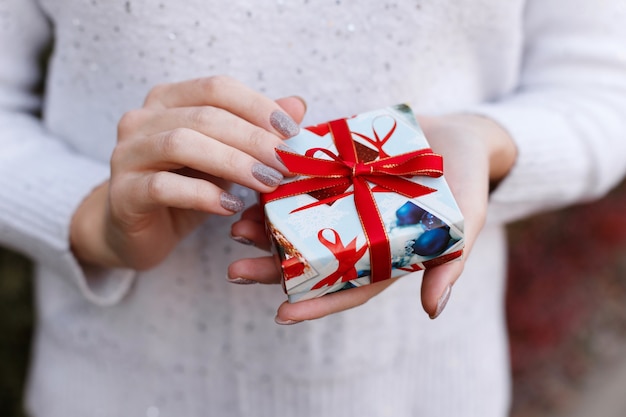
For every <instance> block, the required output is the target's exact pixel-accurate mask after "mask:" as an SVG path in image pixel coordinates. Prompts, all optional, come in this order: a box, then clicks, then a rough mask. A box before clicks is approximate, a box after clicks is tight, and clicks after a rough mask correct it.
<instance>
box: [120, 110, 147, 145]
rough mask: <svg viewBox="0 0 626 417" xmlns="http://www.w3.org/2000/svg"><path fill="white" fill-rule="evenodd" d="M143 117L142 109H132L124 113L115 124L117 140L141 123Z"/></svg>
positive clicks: (128, 134)
mask: <svg viewBox="0 0 626 417" xmlns="http://www.w3.org/2000/svg"><path fill="white" fill-rule="evenodd" d="M144 119H145V112H144V111H143V110H142V109H134V110H130V111H127V112H126V113H124V114H123V115H122V117H121V118H120V121H119V122H118V124H117V137H118V140H123V139H124V138H126V137H128V136H130V135H131V134H132V133H133V132H134V131H135V130H137V129H138V128H139V126H141V125H142V123H143V121H144Z"/></svg>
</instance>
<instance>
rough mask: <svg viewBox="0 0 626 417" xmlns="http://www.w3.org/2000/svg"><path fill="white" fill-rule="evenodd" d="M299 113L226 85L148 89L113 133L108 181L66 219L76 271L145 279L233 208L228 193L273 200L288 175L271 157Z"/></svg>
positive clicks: (215, 80)
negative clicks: (119, 272)
mask: <svg viewBox="0 0 626 417" xmlns="http://www.w3.org/2000/svg"><path fill="white" fill-rule="evenodd" d="M305 110H306V106H305V105H304V102H303V101H302V100H301V99H299V98H296V97H289V98H284V99H280V100H277V101H273V100H271V99H269V98H267V97H265V96H264V95H262V94H260V93H258V92H255V91H253V90H251V89H249V88H248V87H246V86H244V85H243V84H241V83H239V82H238V81H235V80H233V79H231V78H228V77H222V76H219V77H210V78H202V79H196V80H190V81H184V82H180V83H174V84H164V85H159V86H156V87H155V88H153V89H152V90H151V91H150V93H149V94H148V96H147V98H146V100H145V103H144V105H143V107H142V108H140V109H137V110H132V111H130V112H128V113H126V114H125V115H124V116H123V117H122V119H121V121H120V123H119V125H118V141H117V146H116V147H115V150H114V151H113V155H112V158H111V177H110V180H109V181H107V182H106V183H104V184H102V185H101V186H99V187H98V188H96V189H95V190H94V191H93V192H92V193H91V194H90V195H89V196H88V197H87V198H86V199H85V200H84V201H83V202H82V204H81V205H80V206H79V207H78V209H77V211H76V212H75V214H74V217H73V218H72V224H71V230H70V240H71V245H72V250H73V251H74V253H75V255H76V256H77V258H78V259H80V260H81V261H83V262H86V263H90V264H95V265H99V266H105V267H128V268H133V269H147V268H150V267H153V266H155V265H157V264H158V263H159V262H161V261H162V260H163V259H164V258H165V257H166V256H167V255H168V254H169V253H170V251H171V250H172V249H173V248H174V246H175V245H176V244H177V243H178V242H179V241H180V240H181V239H183V238H184V237H185V236H186V235H187V234H188V233H189V232H191V231H192V230H193V229H194V228H195V227H197V226H198V225H199V224H200V223H202V222H203V221H204V220H205V218H206V217H207V215H208V214H210V213H213V214H218V215H225V216H227V215H231V214H233V213H236V212H238V211H240V210H241V209H243V202H242V201H241V200H240V199H239V198H237V197H236V196H234V195H232V194H230V193H228V191H227V189H228V187H229V184H230V183H238V184H241V185H243V186H246V187H249V188H251V189H253V190H256V191H259V192H269V191H271V190H273V189H274V188H275V187H276V186H277V185H278V184H279V182H280V181H281V180H282V178H283V175H286V174H288V171H287V170H286V168H285V167H284V166H283V165H282V163H281V162H280V161H279V160H278V158H277V157H276V153H275V149H276V148H277V147H279V146H281V145H282V139H285V138H288V137H291V136H293V135H295V134H296V133H298V124H297V123H299V122H300V121H301V120H302V117H303V116H304V112H305Z"/></svg>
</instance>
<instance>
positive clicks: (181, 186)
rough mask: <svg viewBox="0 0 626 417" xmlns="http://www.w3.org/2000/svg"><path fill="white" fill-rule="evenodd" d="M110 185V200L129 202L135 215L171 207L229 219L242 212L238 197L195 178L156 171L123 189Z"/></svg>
mask: <svg viewBox="0 0 626 417" xmlns="http://www.w3.org/2000/svg"><path fill="white" fill-rule="evenodd" d="M118 183H119V182H118V181H116V182H113V183H112V185H111V187H110V192H111V199H112V200H114V201H121V202H124V201H126V202H131V201H132V200H134V202H135V204H136V205H135V208H136V210H137V211H138V212H140V213H141V212H149V211H152V210H154V209H155V208H157V207H173V208H178V209H184V210H196V211H201V212H205V213H214V214H220V215H231V214H234V213H236V212H239V211H241V210H243V208H244V203H243V201H242V200H241V199H239V198H238V197H236V196H234V195H232V194H230V193H227V192H225V191H224V190H222V189H221V188H219V187H217V186H216V185H214V184H212V183H210V182H208V181H205V180H202V179H197V178H190V177H185V176H182V175H178V174H175V173H173V172H168V171H159V172H155V173H153V174H150V175H144V176H141V177H140V180H135V181H133V182H132V184H133V185H126V186H125V187H124V188H119V187H118V186H117V184H118Z"/></svg>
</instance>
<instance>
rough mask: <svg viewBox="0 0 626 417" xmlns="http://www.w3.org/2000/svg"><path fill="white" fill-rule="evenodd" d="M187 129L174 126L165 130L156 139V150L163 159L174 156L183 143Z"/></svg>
mask: <svg viewBox="0 0 626 417" xmlns="http://www.w3.org/2000/svg"><path fill="white" fill-rule="evenodd" d="M186 135H187V129H185V128H180V127H179V128H176V129H173V130H170V131H168V132H165V133H164V134H163V135H161V137H160V139H159V141H158V145H157V146H158V151H159V153H160V154H161V156H162V157H163V158H164V159H165V160H170V159H172V158H175V157H176V155H177V154H178V151H179V149H180V147H181V146H182V145H183V142H184V140H185V139H184V138H185V136H186Z"/></svg>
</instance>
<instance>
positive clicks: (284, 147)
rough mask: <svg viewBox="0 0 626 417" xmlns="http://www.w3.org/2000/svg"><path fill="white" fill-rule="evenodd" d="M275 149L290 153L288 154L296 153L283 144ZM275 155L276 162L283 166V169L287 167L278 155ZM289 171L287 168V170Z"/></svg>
mask: <svg viewBox="0 0 626 417" xmlns="http://www.w3.org/2000/svg"><path fill="white" fill-rule="evenodd" d="M276 149H279V150H281V151H285V152H290V153H296V154H297V153H298V152H296V151H294V150H293V149H291V148H290V147H289V146H287V145H285V144H280V145H278V146H277V147H276ZM275 155H276V159H278V162H280V163H281V164H283V166H284V167H285V168H287V165H285V163H284V162H283V159H282V158H281V157H280V154H278V152H277V153H276V154H275ZM287 169H289V168H287Z"/></svg>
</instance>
